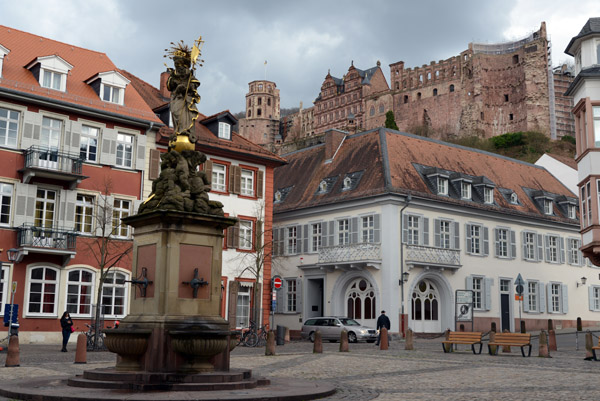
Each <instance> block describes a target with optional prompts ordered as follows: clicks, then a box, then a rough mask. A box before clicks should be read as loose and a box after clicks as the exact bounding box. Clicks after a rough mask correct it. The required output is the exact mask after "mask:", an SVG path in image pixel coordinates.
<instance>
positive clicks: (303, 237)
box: [302, 224, 310, 253]
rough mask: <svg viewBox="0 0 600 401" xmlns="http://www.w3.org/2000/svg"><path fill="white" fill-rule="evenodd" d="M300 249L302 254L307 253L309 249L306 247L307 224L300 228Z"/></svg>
mask: <svg viewBox="0 0 600 401" xmlns="http://www.w3.org/2000/svg"><path fill="white" fill-rule="evenodd" d="M302 249H303V250H304V253H308V252H309V251H310V248H309V247H308V224H305V225H304V226H303V228H302Z"/></svg>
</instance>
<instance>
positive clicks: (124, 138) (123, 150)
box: [116, 133, 133, 168]
mask: <svg viewBox="0 0 600 401" xmlns="http://www.w3.org/2000/svg"><path fill="white" fill-rule="evenodd" d="M116 165H117V166H119V167H127V168H131V166H132V165H133V135H127V134H121V133H119V134H117V162H116Z"/></svg>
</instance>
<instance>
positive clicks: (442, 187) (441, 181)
mask: <svg viewBox="0 0 600 401" xmlns="http://www.w3.org/2000/svg"><path fill="white" fill-rule="evenodd" d="M437 184H438V195H448V179H447V178H446V177H438V178H437Z"/></svg>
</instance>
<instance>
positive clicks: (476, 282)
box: [473, 277, 484, 309]
mask: <svg viewBox="0 0 600 401" xmlns="http://www.w3.org/2000/svg"><path fill="white" fill-rule="evenodd" d="M483 290H484V286H483V277H473V308H474V309H483Z"/></svg>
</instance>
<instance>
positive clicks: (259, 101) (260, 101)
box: [258, 97, 262, 106]
mask: <svg viewBox="0 0 600 401" xmlns="http://www.w3.org/2000/svg"><path fill="white" fill-rule="evenodd" d="M261 104H262V97H259V98H258V105H259V106H260V105H261Z"/></svg>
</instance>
